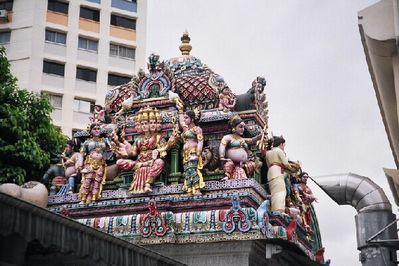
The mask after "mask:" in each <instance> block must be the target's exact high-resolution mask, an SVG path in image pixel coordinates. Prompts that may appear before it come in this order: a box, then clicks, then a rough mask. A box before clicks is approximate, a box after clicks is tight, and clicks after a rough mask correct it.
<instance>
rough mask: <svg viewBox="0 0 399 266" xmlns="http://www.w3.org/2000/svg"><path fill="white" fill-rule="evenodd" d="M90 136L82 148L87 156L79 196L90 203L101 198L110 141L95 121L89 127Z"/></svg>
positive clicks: (83, 153) (85, 156) (82, 171)
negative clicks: (106, 155)
mask: <svg viewBox="0 0 399 266" xmlns="http://www.w3.org/2000/svg"><path fill="white" fill-rule="evenodd" d="M89 132H90V138H89V139H87V140H86V141H85V142H84V143H83V144H82V148H81V154H82V156H83V157H84V158H85V159H84V164H83V169H82V170H81V171H80V173H81V174H82V184H81V186H80V191H79V197H80V199H81V201H82V202H85V203H90V202H92V201H96V200H98V199H100V198H101V192H102V188H103V185H104V184H105V179H106V166H107V165H106V162H105V152H106V149H107V147H108V142H107V141H106V139H105V138H102V137H101V128H100V124H98V123H93V124H91V125H90V128H89Z"/></svg>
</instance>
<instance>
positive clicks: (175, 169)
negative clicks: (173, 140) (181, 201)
mask: <svg viewBox="0 0 399 266" xmlns="http://www.w3.org/2000/svg"><path fill="white" fill-rule="evenodd" d="M170 154H171V159H170V174H169V177H168V180H167V183H168V184H172V185H177V184H178V183H179V178H180V177H181V175H182V174H181V172H179V161H180V158H179V147H178V146H176V147H175V148H173V149H172V150H171V152H170Z"/></svg>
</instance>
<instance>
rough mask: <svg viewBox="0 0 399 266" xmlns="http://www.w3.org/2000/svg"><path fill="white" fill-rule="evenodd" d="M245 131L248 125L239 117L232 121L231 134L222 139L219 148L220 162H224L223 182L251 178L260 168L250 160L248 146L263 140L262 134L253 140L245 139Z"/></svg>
mask: <svg viewBox="0 0 399 266" xmlns="http://www.w3.org/2000/svg"><path fill="white" fill-rule="evenodd" d="M245 129H246V125H245V123H244V121H243V120H242V119H241V118H240V117H239V116H238V115H235V116H233V117H232V118H231V119H230V121H229V130H230V134H227V135H225V136H224V137H223V138H222V140H221V142H220V146H219V156H220V160H221V161H222V162H224V166H223V170H224V172H225V177H224V178H223V180H227V179H242V178H248V177H251V176H252V175H253V173H254V172H255V171H256V170H257V168H258V165H257V163H256V162H255V160H253V159H252V160H250V157H251V154H250V150H249V146H248V145H249V144H255V143H256V142H257V140H259V139H260V138H261V134H259V135H257V136H255V137H253V138H244V131H245Z"/></svg>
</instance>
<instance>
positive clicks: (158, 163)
mask: <svg viewBox="0 0 399 266" xmlns="http://www.w3.org/2000/svg"><path fill="white" fill-rule="evenodd" d="M161 121H162V120H161V114H160V112H159V111H158V110H157V109H156V108H150V107H146V108H142V109H140V111H139V112H138V115H137V117H136V130H137V132H139V133H140V136H139V137H138V138H136V140H135V141H134V144H133V145H132V147H131V148H130V149H127V154H126V155H127V157H133V158H134V157H136V160H131V159H119V160H118V161H117V162H116V164H117V166H118V168H119V170H125V171H126V170H133V182H132V184H131V186H130V188H129V191H130V192H131V193H147V192H152V188H151V185H152V184H153V183H154V181H155V179H156V178H157V177H158V176H159V175H160V174H161V173H162V171H163V169H164V165H165V162H164V161H163V159H162V158H163V157H165V156H166V151H167V150H168V149H169V148H170V143H171V142H173V141H172V140H171V139H172V138H171V139H170V142H166V141H165V139H164V138H162V137H161V134H160V130H161V128H162V125H161Z"/></svg>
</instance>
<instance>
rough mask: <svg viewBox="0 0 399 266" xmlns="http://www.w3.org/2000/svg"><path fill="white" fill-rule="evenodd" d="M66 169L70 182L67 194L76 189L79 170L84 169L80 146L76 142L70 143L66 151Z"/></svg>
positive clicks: (66, 175)
mask: <svg viewBox="0 0 399 266" xmlns="http://www.w3.org/2000/svg"><path fill="white" fill-rule="evenodd" d="M63 155H64V168H65V177H66V178H67V180H68V187H67V188H68V189H67V191H66V192H67V193H72V192H73V191H74V189H75V187H76V184H77V180H78V176H80V173H79V170H81V169H82V167H83V156H82V154H81V153H80V152H79V145H77V144H76V143H75V142H73V141H72V140H71V141H68V142H67V146H66V147H65V150H64V153H63Z"/></svg>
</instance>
